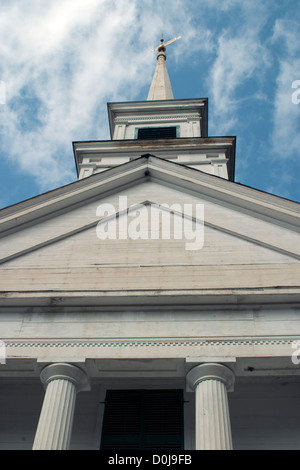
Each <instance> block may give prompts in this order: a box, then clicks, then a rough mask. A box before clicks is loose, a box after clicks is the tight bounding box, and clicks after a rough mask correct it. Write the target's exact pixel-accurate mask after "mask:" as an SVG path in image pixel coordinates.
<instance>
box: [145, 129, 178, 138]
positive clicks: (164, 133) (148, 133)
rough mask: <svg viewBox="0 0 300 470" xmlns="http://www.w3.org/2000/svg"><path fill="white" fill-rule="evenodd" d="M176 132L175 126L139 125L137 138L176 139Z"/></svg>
mask: <svg viewBox="0 0 300 470" xmlns="http://www.w3.org/2000/svg"><path fill="white" fill-rule="evenodd" d="M176 136H177V132H176V126H175V127H141V128H140V129H138V134H137V138H138V139H139V140H147V139H176Z"/></svg>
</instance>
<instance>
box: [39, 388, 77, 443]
mask: <svg viewBox="0 0 300 470" xmlns="http://www.w3.org/2000/svg"><path fill="white" fill-rule="evenodd" d="M75 401H76V387H75V385H74V384H73V383H72V382H70V381H69V380H52V381H51V382H50V383H49V385H48V386H47V390H46V394H45V398H44V403H43V407H42V411H41V415H40V420H39V424H38V427H37V431H36V436H35V440H34V444H33V450H37V449H39V450H42V449H44V450H66V449H68V447H69V444H70V439H71V432H72V424H73V415H74V408H75Z"/></svg>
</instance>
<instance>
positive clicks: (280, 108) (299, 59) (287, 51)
mask: <svg viewBox="0 0 300 470" xmlns="http://www.w3.org/2000/svg"><path fill="white" fill-rule="evenodd" d="M272 39H273V42H274V43H275V44H280V46H281V47H282V48H283V52H282V55H281V56H280V59H279V73H278V76H277V80H276V85H277V88H276V93H275V97H274V119H273V135H272V145H273V151H274V152H275V154H276V156H277V157H278V156H279V157H280V158H282V159H285V158H288V157H296V158H297V159H298V158H299V149H300V105H299V104H295V103H293V100H292V95H293V93H294V91H295V90H294V89H293V88H292V84H293V82H294V81H295V80H300V46H299V26H298V24H297V23H296V22H295V21H291V20H289V21H288V20H277V21H276V23H275V27H274V35H273V38H272Z"/></svg>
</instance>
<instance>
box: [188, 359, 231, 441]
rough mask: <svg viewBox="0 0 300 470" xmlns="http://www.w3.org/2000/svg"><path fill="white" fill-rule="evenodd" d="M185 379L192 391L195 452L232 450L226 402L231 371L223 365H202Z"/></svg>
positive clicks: (229, 387) (229, 388)
mask: <svg viewBox="0 0 300 470" xmlns="http://www.w3.org/2000/svg"><path fill="white" fill-rule="evenodd" d="M186 378H187V384H188V385H189V387H190V388H191V389H192V390H195V404H196V416H195V418H196V445H195V447H196V450H230V449H232V439H231V428H230V419H229V408H228V399H227V391H228V390H229V391H230V390H232V387H233V384H234V374H233V372H232V370H231V369H229V367H227V366H224V365H222V364H215V363H211V364H210V363H209V364H201V365H198V366H196V367H194V368H193V369H191V370H190V371H189V372H188V374H187V377H186Z"/></svg>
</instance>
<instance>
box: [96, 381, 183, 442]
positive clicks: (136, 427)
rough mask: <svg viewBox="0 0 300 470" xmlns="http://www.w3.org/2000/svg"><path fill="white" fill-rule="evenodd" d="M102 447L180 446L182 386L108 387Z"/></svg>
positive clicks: (181, 434) (181, 433)
mask: <svg viewBox="0 0 300 470" xmlns="http://www.w3.org/2000/svg"><path fill="white" fill-rule="evenodd" d="M101 449H103V450H122V449H123V450H125V449H142V450H143V449H144V450H146V449H147V450H164V449H166V450H181V449H183V392H182V390H111V391H107V394H106V401H105V412H104V420H103V430H102V443H101Z"/></svg>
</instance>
